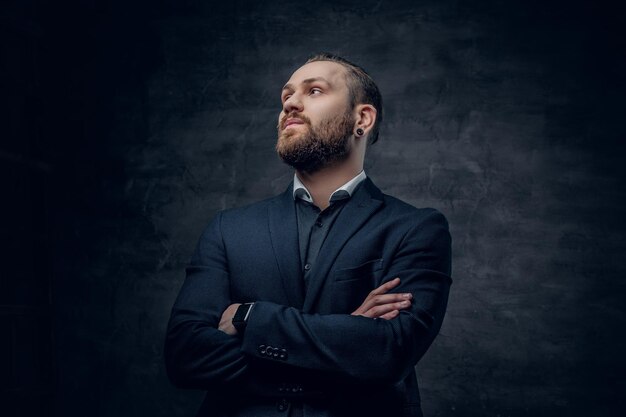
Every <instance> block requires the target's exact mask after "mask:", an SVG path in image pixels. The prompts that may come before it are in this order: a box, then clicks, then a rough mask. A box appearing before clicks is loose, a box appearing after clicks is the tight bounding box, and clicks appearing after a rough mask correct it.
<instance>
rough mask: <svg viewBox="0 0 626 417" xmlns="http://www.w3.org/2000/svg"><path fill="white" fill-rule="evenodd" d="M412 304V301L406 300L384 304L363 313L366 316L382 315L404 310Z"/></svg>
mask: <svg viewBox="0 0 626 417" xmlns="http://www.w3.org/2000/svg"><path fill="white" fill-rule="evenodd" d="M410 306H411V302H410V301H406V300H405V301H401V302H399V303H390V304H383V305H380V306H376V307H372V308H370V309H369V310H367V311H366V312H365V313H363V315H364V316H365V317H380V316H382V315H384V314H387V313H389V312H390V311H393V310H403V309H405V308H409V307H410Z"/></svg>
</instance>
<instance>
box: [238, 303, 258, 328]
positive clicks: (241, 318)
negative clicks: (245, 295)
mask: <svg viewBox="0 0 626 417" xmlns="http://www.w3.org/2000/svg"><path fill="white" fill-rule="evenodd" d="M253 305H254V303H245V304H242V305H240V306H239V307H238V308H237V311H235V315H234V316H233V327H234V328H235V329H237V334H239V335H243V332H244V330H246V324H247V322H248V316H249V315H250V310H252V306H253Z"/></svg>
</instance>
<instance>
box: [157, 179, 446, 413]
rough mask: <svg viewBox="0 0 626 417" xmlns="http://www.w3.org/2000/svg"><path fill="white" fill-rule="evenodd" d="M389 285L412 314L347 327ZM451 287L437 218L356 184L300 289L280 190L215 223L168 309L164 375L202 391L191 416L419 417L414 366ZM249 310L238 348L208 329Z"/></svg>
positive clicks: (290, 216) (289, 210)
mask: <svg viewBox="0 0 626 417" xmlns="http://www.w3.org/2000/svg"><path fill="white" fill-rule="evenodd" d="M395 277H400V279H401V284H400V285H399V286H398V287H396V288H394V289H393V290H392V292H411V293H412V294H413V300H412V304H411V307H410V308H409V309H407V310H403V311H401V313H400V315H399V316H398V317H396V318H394V319H392V320H384V319H371V318H366V317H362V316H351V315H350V313H351V312H352V311H354V310H355V309H356V308H357V307H358V306H360V305H361V303H362V302H363V301H364V300H365V298H366V297H367V295H368V293H369V292H370V291H371V290H373V289H374V288H376V287H378V286H379V285H381V284H382V283H383V282H385V281H389V280H391V279H393V278H395ZM450 284H451V279H450V234H449V233H448V224H447V222H446V219H445V218H444V216H443V215H442V214H441V213H439V212H438V211H436V210H434V209H417V208H415V207H413V206H411V205H409V204H406V203H404V202H402V201H400V200H398V199H396V198H393V197H390V196H388V195H385V194H383V193H382V192H381V191H380V190H379V189H378V188H377V187H376V186H375V185H374V184H373V183H372V181H371V180H370V179H369V178H367V179H366V180H364V183H363V184H362V185H361V186H360V187H358V189H357V191H356V192H355V193H354V195H353V196H352V198H351V199H350V200H349V202H347V203H346V206H345V207H344V208H343V210H342V211H341V213H340V215H339V217H338V218H337V220H336V222H335V224H334V225H333V228H332V229H331V231H330V232H329V234H328V237H327V239H326V241H325V243H324V245H323V246H322V248H321V250H320V252H319V255H318V258H317V261H316V264H315V271H312V274H311V278H310V282H309V287H308V289H306V290H305V288H304V281H303V278H302V273H301V268H300V261H299V250H298V236H297V223H296V213H295V202H294V199H293V197H292V185H290V186H289V187H288V188H287V190H286V191H285V192H284V193H283V194H281V195H279V196H276V197H274V198H270V199H268V200H264V201H261V202H259V203H256V204H252V205H249V206H247V207H243V208H236V209H231V210H226V211H223V212H220V213H218V215H217V216H216V217H215V218H214V220H213V221H212V222H211V224H210V225H209V226H208V227H207V229H206V230H205V231H204V233H203V234H202V236H201V238H200V241H199V242H198V246H197V249H196V251H195V254H194V255H193V258H192V260H191V262H190V264H189V266H188V268H187V277H186V279H185V282H184V284H183V287H182V289H181V291H180V294H179V295H178V298H177V300H176V303H175V305H174V307H173V309H172V315H171V318H170V322H169V326H168V331H167V337H166V343H165V360H166V366H167V370H168V374H169V376H170V379H171V380H172V381H173V383H174V384H175V385H177V386H179V387H185V388H198V389H203V390H206V391H207V396H206V399H205V402H204V403H203V406H202V408H201V410H200V412H199V415H206V416H242V417H243V416H255V417H256V416H272V415H276V416H285V415H286V414H285V411H288V409H289V407H290V404H293V403H297V402H302V403H304V413H305V415H306V416H376V417H381V416H421V414H422V413H421V408H420V397H419V391H418V387H417V381H416V377H415V370H414V366H415V364H416V363H417V362H418V360H419V359H420V358H421V357H422V355H423V354H424V353H425V352H426V350H427V349H428V347H429V346H430V344H431V343H432V341H433V339H434V338H435V336H436V335H437V333H438V331H439V328H440V327H441V323H442V320H443V316H444V313H445V310H446V304H447V300H448V292H449V288H450ZM245 302H256V304H255V306H254V308H253V309H252V311H251V314H250V317H249V320H248V325H247V328H246V331H245V333H244V336H243V338H239V337H234V336H229V335H227V334H226V333H223V332H221V331H219V330H217V327H218V323H219V320H220V317H221V315H222V312H223V311H224V310H225V309H226V307H228V306H229V305H230V304H231V303H245Z"/></svg>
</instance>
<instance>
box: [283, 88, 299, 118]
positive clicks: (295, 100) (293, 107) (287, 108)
mask: <svg viewBox="0 0 626 417" xmlns="http://www.w3.org/2000/svg"><path fill="white" fill-rule="evenodd" d="M283 111H284V112H285V114H289V113H291V112H298V113H299V112H301V111H302V101H301V100H300V95H299V94H298V93H293V94H291V95H290V96H289V98H288V99H287V100H285V102H284V103H283Z"/></svg>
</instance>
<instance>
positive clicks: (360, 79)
mask: <svg viewBox="0 0 626 417" xmlns="http://www.w3.org/2000/svg"><path fill="white" fill-rule="evenodd" d="M317 61H330V62H336V63H337V64H340V65H341V66H343V67H344V68H345V69H346V73H347V80H348V91H349V94H350V105H351V107H352V108H353V109H354V107H355V106H356V105H357V104H371V105H372V106H374V108H375V109H376V120H374V126H373V127H372V132H371V135H370V144H373V143H376V141H377V140H378V132H379V129H380V122H381V121H382V120H383V98H382V96H381V95H380V91H379V90H378V86H377V85H376V83H375V82H374V80H372V77H370V76H369V74H368V73H367V72H365V70H364V69H363V68H361V67H359V66H358V65H356V64H353V63H352V62H350V61H348V60H347V59H345V58H342V57H340V56H338V55H334V54H331V53H328V52H321V53H318V54H315V55H312V56H311V57H310V58H309V59H308V60H307V61H306V62H305V65H306V64H308V63H310V62H317Z"/></svg>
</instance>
